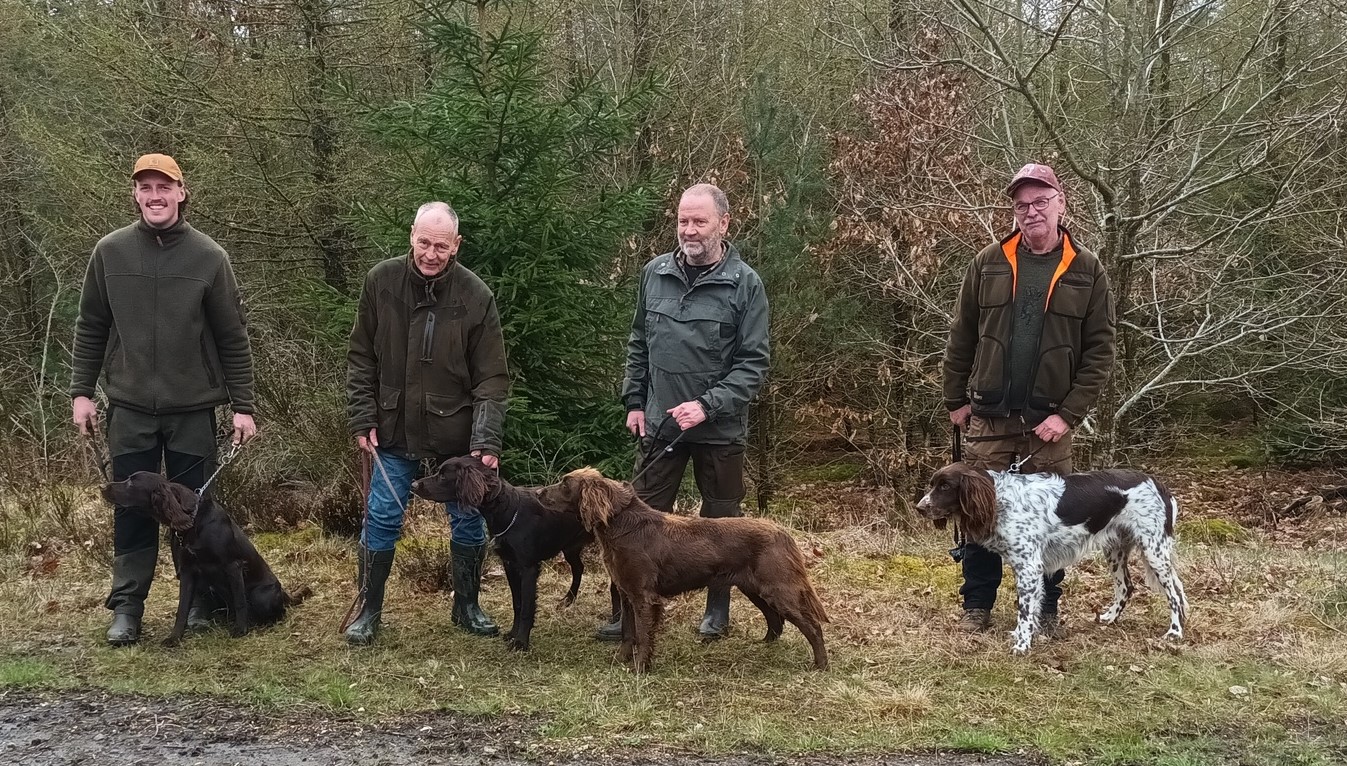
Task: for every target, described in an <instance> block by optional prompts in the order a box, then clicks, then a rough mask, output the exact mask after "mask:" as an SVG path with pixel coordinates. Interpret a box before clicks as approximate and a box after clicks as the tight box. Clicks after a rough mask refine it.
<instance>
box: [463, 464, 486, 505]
mask: <svg viewBox="0 0 1347 766" xmlns="http://www.w3.org/2000/svg"><path fill="white" fill-rule="evenodd" d="M484 473H486V472H485V471H483V470H480V469H478V468H476V467H467V468H465V467H462V466H460V467H459V468H458V501H459V502H460V503H462V504H464V505H470V506H472V507H473V508H477V507H478V506H480V505H481V504H482V501H483V500H485V499H486V478H485V477H484V476H483V474H484Z"/></svg>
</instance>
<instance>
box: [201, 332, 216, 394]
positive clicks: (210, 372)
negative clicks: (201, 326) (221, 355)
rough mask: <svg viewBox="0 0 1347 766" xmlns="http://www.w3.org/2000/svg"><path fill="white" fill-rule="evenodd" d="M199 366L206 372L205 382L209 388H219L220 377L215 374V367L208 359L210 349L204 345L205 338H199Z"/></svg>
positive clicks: (203, 336)
mask: <svg viewBox="0 0 1347 766" xmlns="http://www.w3.org/2000/svg"><path fill="white" fill-rule="evenodd" d="M201 366H202V367H203V368H205V370H206V382H207V383H208V384H210V387H211V388H219V387H220V376H219V375H216V374H215V365H214V364H213V363H212V362H211V359H210V348H209V347H208V346H207V345H206V336H205V335H202V336H201Z"/></svg>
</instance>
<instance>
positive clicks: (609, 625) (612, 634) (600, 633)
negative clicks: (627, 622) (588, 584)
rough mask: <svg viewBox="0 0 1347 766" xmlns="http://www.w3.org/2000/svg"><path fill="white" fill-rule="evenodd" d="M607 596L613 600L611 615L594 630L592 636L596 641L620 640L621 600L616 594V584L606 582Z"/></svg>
mask: <svg viewBox="0 0 1347 766" xmlns="http://www.w3.org/2000/svg"><path fill="white" fill-rule="evenodd" d="M608 596H609V598H610V599H612V602H613V616H612V618H611V619H609V620H608V622H605V623H603V624H602V625H600V626H599V629H598V630H596V631H594V638H595V639H596V640H598V641H621V640H622V601H621V597H620V596H618V594H617V586H616V585H613V584H612V583H609V584H608Z"/></svg>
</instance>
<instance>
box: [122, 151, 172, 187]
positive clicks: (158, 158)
mask: <svg viewBox="0 0 1347 766" xmlns="http://www.w3.org/2000/svg"><path fill="white" fill-rule="evenodd" d="M147 170H155V171H158V172H160V173H163V174H164V175H166V176H168V177H169V178H172V179H173V180H174V181H177V182H179V183H181V182H182V170H181V169H179V168H178V163H177V161H176V160H174V159H173V158H172V157H170V156H168V155H167V154H142V155H140V159H138V160H136V169H135V170H132V171H131V177H132V178H135V177H136V176H138V175H140V174H141V173H144V172H145V171H147Z"/></svg>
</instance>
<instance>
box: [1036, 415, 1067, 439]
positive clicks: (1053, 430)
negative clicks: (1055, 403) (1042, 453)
mask: <svg viewBox="0 0 1347 766" xmlns="http://www.w3.org/2000/svg"><path fill="white" fill-rule="evenodd" d="M1070 430H1071V426H1069V425H1067V424H1066V421H1065V420H1062V416H1061V415H1049V416H1048V417H1047V419H1046V420H1044V421H1043V422H1042V423H1039V424H1038V426H1037V427H1035V428H1034V433H1035V434H1036V435H1037V436H1038V438H1040V439H1042V440H1043V441H1045V442H1055V441H1057V440H1058V439H1060V438H1062V437H1063V436H1066V434H1067V432H1068V431H1070Z"/></svg>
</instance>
